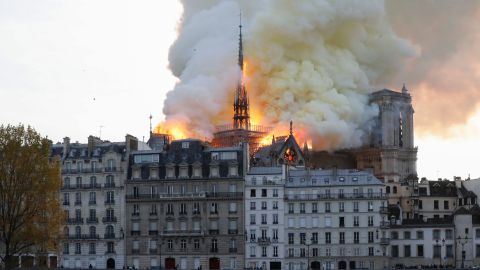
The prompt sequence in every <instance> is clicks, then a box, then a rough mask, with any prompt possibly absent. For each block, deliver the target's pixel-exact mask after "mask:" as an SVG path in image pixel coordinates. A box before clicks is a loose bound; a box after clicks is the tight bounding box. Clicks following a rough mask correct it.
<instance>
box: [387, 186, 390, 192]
mask: <svg viewBox="0 0 480 270" xmlns="http://www.w3.org/2000/svg"><path fill="white" fill-rule="evenodd" d="M387 194H390V186H387Z"/></svg>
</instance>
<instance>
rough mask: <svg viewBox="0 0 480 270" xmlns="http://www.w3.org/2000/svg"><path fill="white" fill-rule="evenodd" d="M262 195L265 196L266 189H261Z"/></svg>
mask: <svg viewBox="0 0 480 270" xmlns="http://www.w3.org/2000/svg"><path fill="white" fill-rule="evenodd" d="M262 197H267V190H266V189H262Z"/></svg>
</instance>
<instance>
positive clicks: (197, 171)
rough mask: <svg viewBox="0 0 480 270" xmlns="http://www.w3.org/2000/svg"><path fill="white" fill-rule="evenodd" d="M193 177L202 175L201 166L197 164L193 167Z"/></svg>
mask: <svg viewBox="0 0 480 270" xmlns="http://www.w3.org/2000/svg"><path fill="white" fill-rule="evenodd" d="M193 177H197V178H200V177H202V167H200V166H198V165H197V166H194V167H193Z"/></svg>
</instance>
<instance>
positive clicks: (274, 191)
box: [273, 189, 278, 197]
mask: <svg viewBox="0 0 480 270" xmlns="http://www.w3.org/2000/svg"><path fill="white" fill-rule="evenodd" d="M273 197H278V189H274V190H273Z"/></svg>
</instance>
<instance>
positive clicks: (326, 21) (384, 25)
mask: <svg viewBox="0 0 480 270" xmlns="http://www.w3.org/2000/svg"><path fill="white" fill-rule="evenodd" d="M182 3H183V6H184V16H183V18H182V21H181V24H180V28H179V29H180V32H179V36H178V39H177V40H176V41H175V43H174V44H173V45H172V47H171V49H170V57H169V59H170V67H171V69H172V71H173V73H174V75H176V76H177V77H178V78H179V82H178V83H177V85H176V86H175V88H174V89H173V90H172V91H171V92H169V93H168V95H167V99H166V100H165V107H164V113H165V115H166V125H167V126H168V125H175V124H178V122H179V121H180V122H182V123H181V124H182V125H183V126H185V127H188V129H189V130H188V131H189V132H191V134H194V135H196V136H202V137H211V135H212V132H213V125H214V124H219V123H221V122H223V121H229V120H230V119H231V117H232V110H231V106H230V104H231V100H232V98H233V91H234V88H235V84H236V82H237V78H238V67H237V66H236V61H237V50H238V28H237V26H238V22H239V13H240V10H241V11H242V18H243V24H244V28H243V29H244V46H245V59H247V61H248V64H249V67H248V69H249V70H251V72H252V74H250V79H249V83H248V84H247V86H248V87H249V88H248V89H247V90H248V91H249V92H250V101H251V108H252V109H254V110H255V111H257V113H258V114H260V115H262V116H263V119H262V121H263V122H264V124H268V125H272V124H273V125H276V124H282V123H288V122H289V121H290V120H293V121H294V123H295V126H296V127H298V126H299V127H300V128H302V129H304V130H306V132H307V134H308V137H309V138H311V139H313V142H314V145H315V146H316V147H318V148H332V147H351V146H358V145H360V144H361V143H362V140H363V139H364V134H365V131H366V130H368V128H370V122H371V120H372V119H373V118H374V117H375V116H376V115H377V113H378V109H377V108H376V107H373V106H370V105H368V93H370V92H371V91H373V90H374V89H375V87H377V86H379V85H382V84H383V83H385V82H386V81H387V80H389V79H390V78H391V76H392V75H393V74H395V72H396V71H397V70H398V69H399V68H400V67H401V64H402V62H403V58H405V57H406V56H410V55H413V54H414V51H413V49H412V47H411V46H410V45H409V44H408V43H407V42H406V41H405V40H403V39H401V38H399V37H397V36H396V35H395V33H394V32H393V31H392V29H391V27H390V25H389V23H388V21H387V20H386V16H385V7H384V3H383V1H361V0H359V1H351V0H349V1H338V0H331V1H328V0H318V1H313V0H312V1H290V0H257V1H240V0H237V1H233V0H224V1H222V0H204V1H199V0H184V1H182Z"/></svg>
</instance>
